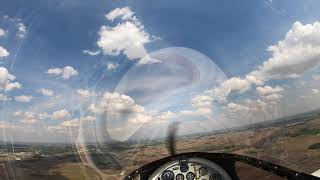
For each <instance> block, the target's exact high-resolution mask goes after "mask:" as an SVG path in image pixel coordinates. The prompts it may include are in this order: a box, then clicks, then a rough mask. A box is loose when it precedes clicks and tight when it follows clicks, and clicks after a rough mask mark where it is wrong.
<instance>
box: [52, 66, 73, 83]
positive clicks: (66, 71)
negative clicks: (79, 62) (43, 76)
mask: <svg viewBox="0 0 320 180" xmlns="http://www.w3.org/2000/svg"><path fill="white" fill-rule="evenodd" d="M47 74H49V75H52V76H60V77H62V78H63V79H65V80H66V79H70V78H71V77H73V76H77V75H78V74H79V73H78V71H77V70H75V69H74V68H73V67H71V66H65V67H64V68H51V69H49V70H48V71H47Z"/></svg>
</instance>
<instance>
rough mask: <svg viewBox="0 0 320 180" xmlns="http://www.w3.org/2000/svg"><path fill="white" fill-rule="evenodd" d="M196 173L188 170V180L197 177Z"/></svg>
mask: <svg viewBox="0 0 320 180" xmlns="http://www.w3.org/2000/svg"><path fill="white" fill-rule="evenodd" d="M195 176H196V175H195V174H194V173H193V172H188V173H187V175H186V178H187V180H193V179H194V178H195Z"/></svg>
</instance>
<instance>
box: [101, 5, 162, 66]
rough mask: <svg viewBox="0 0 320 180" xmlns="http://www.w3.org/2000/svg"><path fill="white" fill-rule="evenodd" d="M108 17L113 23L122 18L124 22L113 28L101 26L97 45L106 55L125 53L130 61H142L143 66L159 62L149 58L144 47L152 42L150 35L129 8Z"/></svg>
mask: <svg viewBox="0 0 320 180" xmlns="http://www.w3.org/2000/svg"><path fill="white" fill-rule="evenodd" d="M106 17H107V19H108V20H111V21H113V20H114V19H116V18H120V19H121V20H122V22H120V23H118V24H117V25H116V26H113V27H107V26H101V28H100V31H99V37H100V38H99V40H98V41H97V45H98V46H99V47H100V48H101V49H102V52H103V53H104V54H107V55H112V56H118V55H119V54H120V53H123V54H125V55H126V56H127V57H128V59H130V60H134V59H139V60H140V59H141V60H142V63H141V64H150V63H155V62H159V61H157V60H154V59H152V58H150V57H149V55H148V53H147V50H146V49H145V47H144V45H145V44H147V43H149V42H151V38H150V35H149V34H148V33H147V32H145V30H144V26H143V25H142V23H141V22H140V21H139V20H138V19H137V18H136V16H134V12H132V11H131V10H130V8H129V7H124V8H117V9H114V10H113V11H111V12H110V13H108V14H107V15H106Z"/></svg>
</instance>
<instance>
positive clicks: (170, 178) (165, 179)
mask: <svg viewBox="0 0 320 180" xmlns="http://www.w3.org/2000/svg"><path fill="white" fill-rule="evenodd" d="M161 179H162V180H174V173H173V172H172V171H170V170H166V171H164V172H163V173H162V175H161Z"/></svg>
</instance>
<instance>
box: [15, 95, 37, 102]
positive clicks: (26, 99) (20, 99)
mask: <svg viewBox="0 0 320 180" xmlns="http://www.w3.org/2000/svg"><path fill="white" fill-rule="evenodd" d="M14 99H15V100H16V101H18V102H24V103H27V102H30V101H31V100H32V99H33V97H32V96H26V95H21V96H16V97H15V98H14Z"/></svg>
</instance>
